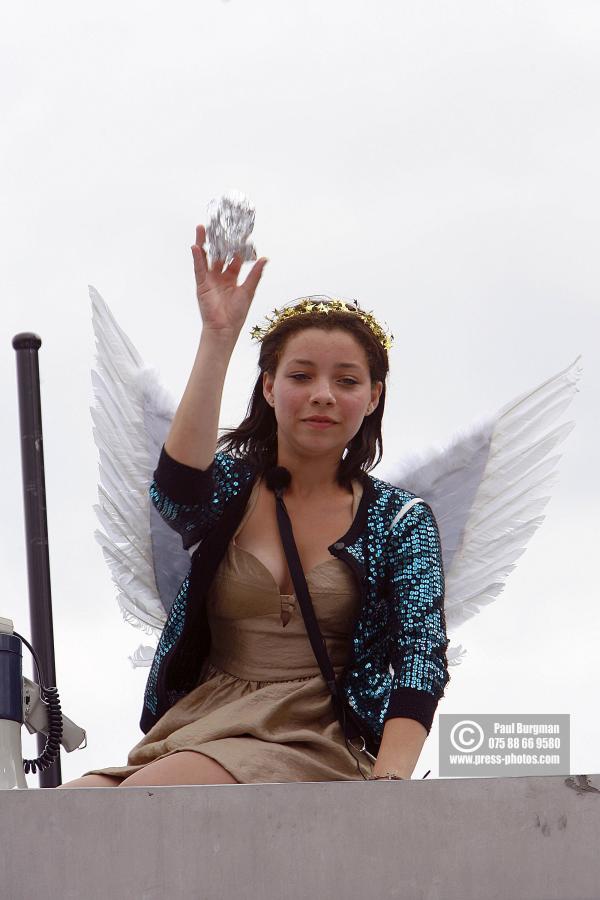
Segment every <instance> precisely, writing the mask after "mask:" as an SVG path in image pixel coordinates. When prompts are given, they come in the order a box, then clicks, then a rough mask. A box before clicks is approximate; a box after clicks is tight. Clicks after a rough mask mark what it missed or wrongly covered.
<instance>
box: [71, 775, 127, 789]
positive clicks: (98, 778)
mask: <svg viewBox="0 0 600 900" xmlns="http://www.w3.org/2000/svg"><path fill="white" fill-rule="evenodd" d="M121 781H122V779H121V778H117V777H116V776H114V775H82V776H81V778H75V779H74V780H73V781H65V783H64V784H59V785H58V787H59V788H79V787H84V788H85V787H118V786H119V784H120V783H121Z"/></svg>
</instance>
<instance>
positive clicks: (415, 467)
mask: <svg viewBox="0 0 600 900" xmlns="http://www.w3.org/2000/svg"><path fill="white" fill-rule="evenodd" d="M580 360H581V355H579V356H578V357H577V358H576V359H575V360H574V362H573V363H571V365H570V366H568V367H567V368H566V369H563V370H562V371H561V372H559V373H558V374H557V375H554V376H553V377H551V378H548V379H547V380H546V381H544V382H542V384H540V385H538V386H537V387H536V388H534V389H533V390H530V391H526V392H525V393H523V394H521V395H520V396H519V397H517V398H516V399H515V400H512V401H511V402H510V403H507V404H506V405H505V406H503V407H502V408H501V409H500V410H498V411H497V412H496V413H494V414H491V415H486V416H484V417H482V418H481V419H479V420H478V421H476V422H474V423H473V424H472V425H471V426H469V427H468V428H467V429H464V430H462V431H459V432H457V433H456V434H455V435H454V437H453V438H452V439H451V440H450V441H449V442H448V443H447V444H446V445H445V446H443V447H440V446H433V447H431V448H430V449H428V450H426V451H424V452H422V453H413V454H411V455H410V456H405V457H403V459H402V461H401V462H399V463H397V464H396V465H395V467H394V469H393V471H392V473H391V474H389V473H388V474H387V475H386V476H385V480H386V481H388V482H389V483H390V484H393V485H395V486H396V487H401V488H403V489H404V490H408V491H410V492H411V493H414V494H417V495H418V496H419V497H420V498H422V499H423V500H425V501H426V502H427V503H429V505H430V506H431V508H432V510H433V513H434V515H435V518H436V520H437V524H438V528H439V532H440V543H441V547H442V558H443V563H444V572H445V581H446V593H445V604H444V609H445V613H446V625H447V631H448V636H449V637H450V636H451V635H452V634H453V632H454V631H455V630H456V628H457V627H458V626H459V625H460V624H461V623H462V622H464V621H466V620H467V619H469V618H471V616H474V615H476V614H477V613H479V612H480V610H481V608H482V607H483V606H485V605H486V604H488V603H491V602H492V601H493V600H495V599H496V597H497V596H498V595H499V594H500V592H501V591H502V590H503V589H504V586H505V582H506V578H507V577H508V575H509V574H510V572H512V570H513V569H514V568H515V560H516V559H518V558H519V556H521V554H522V553H524V552H525V549H526V546H527V542H528V541H529V539H530V538H531V536H532V534H533V533H534V531H535V530H536V529H537V528H539V526H540V525H541V523H542V522H543V521H544V519H545V516H544V515H542V511H543V509H544V508H545V506H546V504H547V503H548V501H549V499H550V493H549V489H550V487H551V486H552V485H553V484H554V483H555V482H556V479H557V477H558V473H557V472H556V471H555V467H556V464H557V463H558V460H559V459H560V457H561V454H560V453H558V454H555V455H554V456H549V455H548V454H549V453H551V451H552V450H553V449H554V448H555V447H556V446H557V444H559V443H561V442H562V441H563V440H564V439H565V438H566V436H567V435H568V434H569V432H570V431H571V430H572V428H573V427H574V425H575V423H574V422H573V421H569V422H565V423H563V424H560V425H556V427H554V428H550V426H551V424H552V423H554V422H555V421H556V420H557V419H558V418H559V417H560V416H561V415H562V414H563V413H564V411H565V409H566V408H567V407H568V406H569V404H570V403H571V401H572V399H573V397H574V395H575V393H576V392H577V391H578V390H579V388H578V387H577V381H578V380H579V377H580V375H581V371H582V367H581V366H580V365H579V362H580ZM465 653H466V650H464V649H463V648H462V645H458V647H453V646H452V643H450V645H449V647H448V654H447V655H448V663H449V664H450V665H456V664H458V663H459V662H460V659H461V657H462V656H463V655H464V654H465Z"/></svg>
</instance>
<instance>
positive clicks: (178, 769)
mask: <svg viewBox="0 0 600 900" xmlns="http://www.w3.org/2000/svg"><path fill="white" fill-rule="evenodd" d="M90 777H91V776H90ZM160 784H238V781H237V779H235V778H234V777H233V775H232V774H231V773H230V772H228V771H227V769H224V768H223V766H221V765H220V764H219V763H218V762H217V761H216V760H214V759H212V758H211V757H210V756H205V755H204V754H203V753H197V752H196V751H195V750H178V751H177V753H172V754H171V755H170V756H164V757H163V758H162V759H157V760H156V761H155V762H151V763H148V765H147V766H144V768H143V769H140V770H139V771H138V772H134V773H133V775H130V776H129V778H125V779H124V780H123V781H122V782H121V783H120V785H119V787H150V786H153V785H160Z"/></svg>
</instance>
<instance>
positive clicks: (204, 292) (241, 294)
mask: <svg viewBox="0 0 600 900" xmlns="http://www.w3.org/2000/svg"><path fill="white" fill-rule="evenodd" d="M205 237H206V229H205V228H204V225H198V226H197V227H196V243H195V244H194V245H193V246H192V255H193V257H194V272H195V275H196V296H197V297H198V305H199V306H200V315H201V316H202V326H203V329H204V330H205V331H211V332H217V333H219V334H222V335H225V336H229V337H232V338H235V340H237V338H238V337H239V334H240V331H241V330H242V327H243V325H244V322H245V321H246V316H247V315H248V310H249V309H250V304H251V303H252V299H253V297H254V292H255V291H256V288H257V286H258V282H259V281H260V277H261V275H262V272H263V269H264V267H265V265H266V263H267V259H266V257H261V258H260V259H259V260H257V262H255V264H254V265H253V267H252V269H251V270H250V272H249V273H248V276H247V278H246V280H245V281H244V282H243V283H242V284H240V285H238V283H237V278H238V275H239V273H240V269H241V268H242V262H243V260H242V258H241V257H240V256H239V254H237V253H236V254H235V256H234V257H233V260H232V261H231V262H230V263H229V265H228V266H227V268H226V269H225V270H223V262H224V261H223V260H222V259H215V260H214V261H213V265H212V267H210V268H209V266H208V262H207V259H206V252H205V250H204V247H203V244H204V240H205Z"/></svg>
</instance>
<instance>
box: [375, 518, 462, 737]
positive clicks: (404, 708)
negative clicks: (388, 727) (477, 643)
mask: <svg viewBox="0 0 600 900" xmlns="http://www.w3.org/2000/svg"><path fill="white" fill-rule="evenodd" d="M387 548H388V556H387V571H388V577H389V589H390V602H391V610H390V621H391V623H392V627H391V631H390V637H389V655H390V662H391V666H392V668H393V670H394V676H393V680H392V687H391V691H390V700H389V704H388V708H387V711H386V713H385V717H384V722H385V721H387V719H392V718H397V717H406V718H409V719H416V720H417V721H418V722H421V724H422V725H423V726H424V727H425V728H426V729H427V733H429V731H430V729H431V725H432V722H433V717H434V714H435V710H436V708H437V705H438V702H439V700H440V698H441V697H442V696H443V695H444V690H445V687H446V684H447V683H448V681H449V680H450V675H449V673H448V661H447V657H446V649H447V647H448V644H449V643H450V642H449V640H448V637H447V635H446V617H445V613H444V592H445V581H444V569H443V562H442V552H441V544H440V536H439V531H438V526H437V522H436V520H435V517H434V515H433V512H432V510H431V507H429V506H428V505H427V504H426V503H424V502H421V503H417V504H416V505H415V506H413V507H412V509H410V510H409V512H408V513H406V515H405V516H404V517H403V518H402V519H400V521H399V522H398V524H397V525H396V526H395V527H394V528H393V529H392V531H391V532H390V534H389V536H388V541H387Z"/></svg>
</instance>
